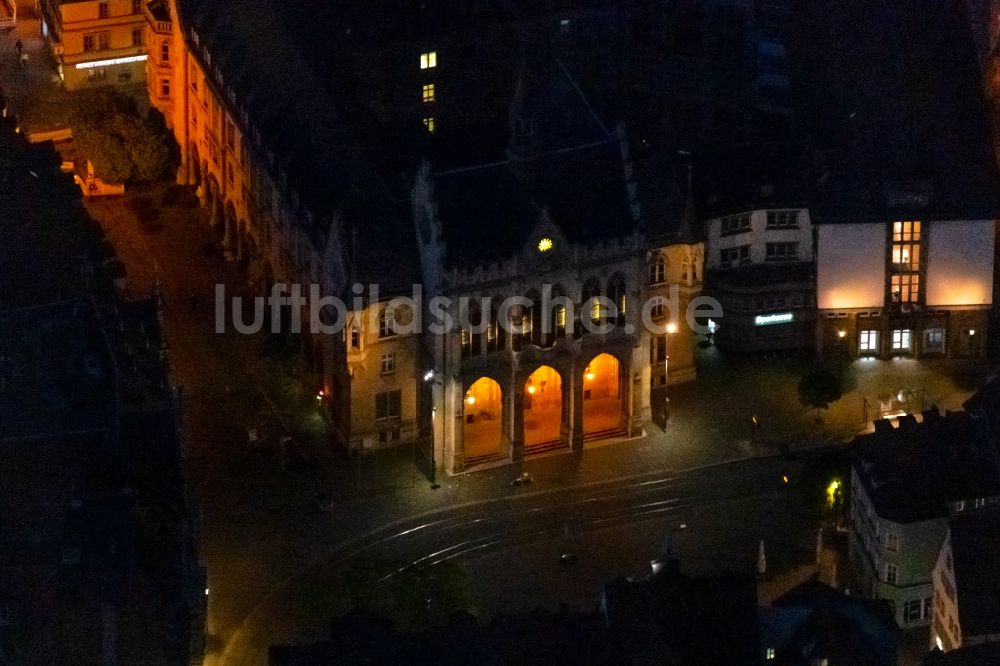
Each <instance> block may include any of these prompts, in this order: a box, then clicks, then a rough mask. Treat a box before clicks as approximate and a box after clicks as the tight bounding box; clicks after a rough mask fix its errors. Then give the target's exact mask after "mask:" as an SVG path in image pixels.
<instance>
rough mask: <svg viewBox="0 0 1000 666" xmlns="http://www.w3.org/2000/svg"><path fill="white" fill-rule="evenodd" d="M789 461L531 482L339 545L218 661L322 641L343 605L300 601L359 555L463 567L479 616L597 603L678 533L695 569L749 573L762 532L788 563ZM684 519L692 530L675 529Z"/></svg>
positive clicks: (269, 600) (796, 512) (278, 595)
mask: <svg viewBox="0 0 1000 666" xmlns="http://www.w3.org/2000/svg"><path fill="white" fill-rule="evenodd" d="M789 464H790V463H789V462H788V461H787V460H785V459H783V458H770V459H757V460H752V461H745V462H740V463H734V464H730V465H723V466H715V467H711V468H706V469H703V470H696V471H690V472H684V473H677V474H673V473H667V474H665V473H662V472H659V473H650V474H643V475H639V476H635V477H631V478H628V479H623V480H616V481H612V482H598V483H593V484H590V485H587V486H583V487H576V488H567V489H558V490H551V491H543V492H534V491H532V489H531V487H530V485H528V486H525V487H524V488H523V490H522V491H520V492H518V493H516V494H514V495H511V496H509V497H504V498H500V499H494V500H486V501H479V502H473V503H470V504H466V505H463V506H456V507H451V508H448V509H442V510H438V511H433V512H430V513H426V514H423V515H420V516H415V517H411V518H407V519H404V520H400V521H397V522H394V523H391V524H388V525H385V526H383V527H380V528H378V529H376V530H373V531H371V532H369V533H368V534H365V535H364V536H362V537H360V538H357V539H354V540H351V541H349V542H347V543H344V544H343V545H341V546H339V547H337V548H335V549H333V550H332V551H330V552H328V553H326V554H325V555H323V556H322V557H320V558H318V559H316V560H315V561H314V562H312V563H311V564H310V565H308V566H306V567H304V568H303V569H302V570H300V571H299V572H298V573H297V574H295V575H294V576H293V577H291V578H289V579H288V580H286V581H285V582H284V583H283V584H282V585H280V586H278V587H277V588H275V589H273V590H272V591H271V593H270V594H268V595H267V596H266V597H265V598H264V600H263V601H262V602H261V603H260V604H258V605H257V607H256V608H254V610H253V611H252V612H251V613H250V615H249V616H248V617H247V619H246V620H245V621H244V622H243V623H242V625H241V626H240V627H239V628H238V629H237V631H235V632H234V633H233V634H232V636H231V638H230V640H229V641H228V643H227V644H226V645H225V647H224V650H223V651H222V655H221V658H220V659H219V661H218V662H216V663H223V664H261V663H266V655H267V648H268V646H269V645H272V644H277V643H301V642H305V641H314V640H319V639H321V638H323V635H324V633H323V632H324V631H325V630H326V627H327V626H328V624H329V620H330V619H331V617H332V615H333V614H334V612H335V611H336V608H335V607H334V606H332V605H331V606H330V607H329V608H324V607H323V606H322V605H319V606H317V605H316V604H306V603H303V600H304V599H307V598H309V599H314V598H316V596H317V595H316V591H317V590H322V589H324V588H327V587H330V586H336V585H337V584H338V581H339V580H340V577H341V576H342V575H343V572H344V571H346V570H350V569H351V568H352V566H354V565H355V564H356V563H357V562H358V561H368V562H382V561H384V562H386V563H387V564H386V567H387V568H386V569H385V570H384V571H381V572H380V573H381V580H382V581H389V580H391V579H392V578H393V577H395V576H399V575H402V574H403V573H404V572H405V570H406V569H407V568H409V567H418V566H436V565H440V564H443V563H445V562H457V563H459V564H460V565H462V567H463V568H464V569H465V571H466V574H467V576H468V577H469V579H470V580H471V585H470V587H471V588H472V589H471V591H472V596H473V599H474V601H475V604H474V605H475V610H476V611H477V612H478V613H479V614H480V615H481V616H489V615H491V614H493V613H497V612H509V611H511V610H518V609H522V610H526V609H527V608H528V607H530V605H543V606H544V605H548V606H554V605H556V604H558V603H560V602H565V603H567V604H569V605H570V606H574V607H577V608H581V609H586V607H587V606H588V605H589V606H590V607H593V606H596V603H597V601H598V592H599V589H600V585H601V584H602V583H603V582H605V581H609V580H612V579H614V578H616V577H618V576H622V575H626V576H629V575H631V576H636V575H643V574H644V573H647V572H648V571H649V562H650V559H651V558H653V557H655V556H656V555H657V554H658V552H660V551H663V550H665V549H666V548H667V543H666V542H667V539H668V534H670V533H672V532H677V534H676V535H675V536H674V539H675V541H676V543H675V544H673V545H674V547H675V549H676V550H675V552H677V553H679V554H680V555H681V557H682V560H683V559H684V556H685V553H688V552H690V553H692V554H695V553H697V554H698V555H697V556H696V558H697V566H696V567H695V568H696V569H697V571H696V573H707V572H710V571H712V570H713V569H714V570H718V571H722V570H745V571H752V570H753V569H752V568H753V566H754V565H755V562H756V559H755V558H756V554H757V553H756V544H757V543H758V542H759V539H761V538H765V537H766V538H767V539H768V542H769V544H770V545H769V546H768V547H769V549H770V554H769V558H771V561H773V562H775V563H776V566H778V565H779V563H782V562H790V561H791V560H792V559H794V558H795V557H796V549H797V548H798V547H799V546H800V545H801V543H802V539H801V538H799V537H800V535H801V534H802V530H796V529H795V527H796V526H798V527H801V528H803V529H808V528H807V522H808V521H807V520H806V519H805V517H804V516H805V513H806V512H805V511H804V510H803V508H802V507H797V506H796V505H795V502H796V500H795V499H794V498H795V495H794V493H793V492H792V491H790V490H789V488H787V487H786V486H785V484H784V483H783V481H782V479H781V475H782V473H783V471H784V470H785V469H787V468H788V466H789ZM776 507H777V508H776ZM681 524H684V525H686V526H687V527H688V529H686V530H684V531H683V532H678V531H677V526H679V525H681ZM772 536H773V537H774V541H773V543H772V541H771V537H772ZM562 552H572V553H573V554H574V556H575V559H576V561H575V562H573V563H572V565H570V566H566V565H560V564H559V562H558V559H559V554H560V553H562ZM712 554H714V555H712ZM389 562H392V563H397V564H391V565H390V564H389ZM398 563H402V564H401V565H400V564H398ZM519 580H520V581H522V582H523V581H530V583H529V584H528V585H527V586H525V585H522V584H519V582H518V581H519ZM526 588H530V590H528V589H526ZM574 590H576V591H580V592H582V594H580V593H578V594H573V593H572V592H573V591H574ZM526 604H530V605H526Z"/></svg>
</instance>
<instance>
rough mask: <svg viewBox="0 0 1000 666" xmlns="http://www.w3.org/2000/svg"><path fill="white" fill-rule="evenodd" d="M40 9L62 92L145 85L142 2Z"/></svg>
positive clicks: (90, 0) (78, 1)
mask: <svg viewBox="0 0 1000 666" xmlns="http://www.w3.org/2000/svg"><path fill="white" fill-rule="evenodd" d="M38 4H39V10H40V12H41V31H42V36H43V37H45V38H46V40H47V41H48V43H49V45H50V46H51V48H52V53H53V55H54V57H55V60H56V66H57V69H58V72H59V77H60V78H61V79H62V81H63V84H64V85H65V86H66V88H68V89H70V90H77V89H80V88H87V87H94V86H103V85H116V84H128V83H142V82H144V81H145V80H146V57H147V47H146V46H147V45H146V17H145V14H144V11H145V10H144V4H145V2H144V0H39V3H38ZM168 57H169V54H168Z"/></svg>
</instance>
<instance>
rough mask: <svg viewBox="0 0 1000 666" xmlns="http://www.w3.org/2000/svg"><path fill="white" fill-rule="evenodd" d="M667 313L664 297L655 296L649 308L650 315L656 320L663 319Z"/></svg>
mask: <svg viewBox="0 0 1000 666" xmlns="http://www.w3.org/2000/svg"><path fill="white" fill-rule="evenodd" d="M666 313H667V310H666V306H665V304H664V301H663V299H662V298H661V297H659V296H656V297H654V298H653V300H652V304H651V305H650V308H649V316H650V317H652V318H653V319H654V320H658V319H663V317H664V316H665V315H666Z"/></svg>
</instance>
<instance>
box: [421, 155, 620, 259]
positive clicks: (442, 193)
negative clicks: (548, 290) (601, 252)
mask: <svg viewBox="0 0 1000 666" xmlns="http://www.w3.org/2000/svg"><path fill="white" fill-rule="evenodd" d="M523 166H526V167H527V168H529V169H530V170H531V172H532V173H525V172H524V171H521V170H520V167H523ZM434 182H435V189H434V193H435V198H436V200H437V202H438V218H439V219H440V221H441V224H442V230H443V234H444V240H445V243H446V244H447V253H448V257H447V261H448V264H449V265H460V264H463V263H467V262H473V263H477V264H478V263H484V262H489V261H495V260H498V259H502V258H504V257H507V256H510V255H511V254H513V253H514V252H516V251H517V250H518V249H519V248H520V247H523V245H524V243H525V242H526V240H527V235H528V233H530V231H531V230H532V229H534V228H535V225H536V224H537V223H538V221H539V218H540V216H541V215H542V214H543V212H544V213H545V214H547V215H548V216H549V218H551V220H552V221H553V222H554V223H555V225H556V226H558V227H559V228H560V229H561V230H562V231H563V233H564V234H566V236H567V238H568V239H569V240H570V241H572V242H579V243H593V242H597V241H600V240H602V239H604V238H612V237H618V236H621V235H623V234H627V233H629V232H631V231H632V229H633V228H634V225H635V223H634V221H633V219H632V213H631V209H630V206H629V198H628V191H627V188H626V184H625V179H624V171H623V165H622V159H621V153H620V147H619V143H618V141H615V140H606V141H603V142H600V143H595V144H591V145H587V146H580V147H576V148H571V149H568V150H565V151H560V152H554V153H549V154H546V155H542V156H539V157H537V158H535V159H533V160H531V161H530V162H529V163H527V164H526V165H516V164H512V163H511V162H509V161H505V162H501V163H497V164H493V165H484V166H480V167H474V168H471V169H462V170H456V171H451V172H446V173H442V174H438V175H437V176H436V177H435V181H434Z"/></svg>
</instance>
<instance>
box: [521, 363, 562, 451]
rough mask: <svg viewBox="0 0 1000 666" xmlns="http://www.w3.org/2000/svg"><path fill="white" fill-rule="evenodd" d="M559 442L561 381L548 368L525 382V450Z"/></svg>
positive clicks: (553, 371)
mask: <svg viewBox="0 0 1000 666" xmlns="http://www.w3.org/2000/svg"><path fill="white" fill-rule="evenodd" d="M561 442H562V377H560V376H559V373H558V372H556V370H555V368H550V367H549V366H547V365H543V366H542V367H540V368H538V369H537V370H535V371H534V372H533V373H531V376H530V377H528V379H527V381H525V382H524V448H525V450H526V452H527V453H530V450H529V449H531V448H532V447H536V448H538V447H540V448H550V446H549V445H553V444H560V443H561Z"/></svg>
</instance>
